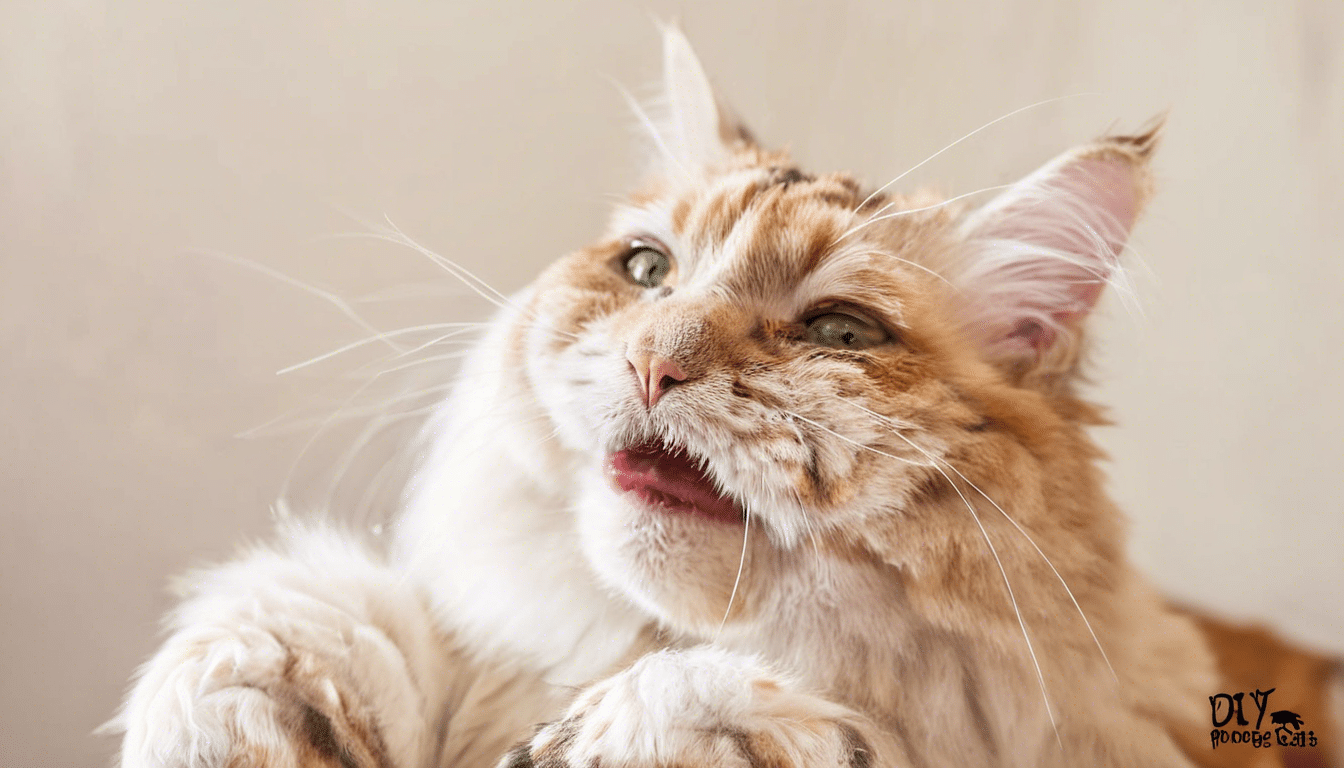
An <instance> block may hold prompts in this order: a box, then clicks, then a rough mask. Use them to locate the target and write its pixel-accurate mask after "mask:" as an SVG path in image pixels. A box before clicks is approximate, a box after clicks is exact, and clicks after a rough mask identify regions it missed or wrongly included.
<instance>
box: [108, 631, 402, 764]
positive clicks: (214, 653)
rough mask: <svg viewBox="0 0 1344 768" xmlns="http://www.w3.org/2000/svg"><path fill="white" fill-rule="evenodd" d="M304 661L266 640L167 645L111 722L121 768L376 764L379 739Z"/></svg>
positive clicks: (335, 684) (242, 634)
mask: <svg viewBox="0 0 1344 768" xmlns="http://www.w3.org/2000/svg"><path fill="white" fill-rule="evenodd" d="M323 666H335V665H327V664H324V663H323V660H322V659H321V658H319V657H316V656H314V655H312V654H310V653H307V652H304V651H298V650H296V649H293V648H289V647H285V646H283V645H281V644H280V643H279V642H278V641H277V639H276V638H275V637H273V636H271V635H269V634H267V633H265V632H260V631H248V630H247V629H242V630H240V631H238V632H236V633H234V634H231V635H227V636H218V637H209V638H205V637H192V636H191V634H190V633H186V634H185V635H179V636H177V637H174V638H173V639H172V640H170V641H169V643H168V644H167V645H166V646H165V647H164V648H163V649H162V650H161V651H160V653H159V654H158V655H157V656H156V657H155V658H154V659H153V660H152V661H151V662H150V663H149V665H148V667H147V669H146V670H145V672H144V674H143V675H142V677H141V679H140V680H139V682H138V684H137V685H136V688H135V690H134V691H133V692H132V694H131V697H130V699H129V700H128V702H127V707H126V710H125V711H124V712H123V713H122V715H121V716H120V717H119V718H118V721H117V722H114V724H109V725H119V726H120V727H121V728H124V729H125V731H126V735H125V738H124V740H123V743H122V757H121V765H122V766H123V768H139V767H140V766H162V767H169V766H172V767H174V768H175V767H176V766H182V768H187V766H191V768H196V767H197V766H202V767H213V766H219V767H220V768H223V767H224V766H243V765H248V766H252V765H255V766H263V765H264V766H268V768H317V767H318V766H323V767H325V766H331V767H332V768H345V767H348V766H352V765H355V766H370V767H372V766H375V765H384V764H386V763H385V760H386V757H385V755H383V754H382V751H383V750H382V744H381V741H380V739H379V733H378V731H377V730H376V729H375V727H373V723H372V721H371V720H370V718H369V717H368V713H367V712H365V711H360V710H361V709H362V708H360V707H358V705H357V704H356V702H357V699H356V697H354V696H351V695H350V694H351V692H350V691H349V689H348V687H347V686H346V685H344V684H343V683H344V682H345V681H343V680H340V679H339V677H340V676H339V675H333V674H331V673H330V672H329V671H327V670H326V669H323V668H321V667H323Z"/></svg>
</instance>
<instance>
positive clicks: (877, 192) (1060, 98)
mask: <svg viewBox="0 0 1344 768" xmlns="http://www.w3.org/2000/svg"><path fill="white" fill-rule="evenodd" d="M1092 95H1095V94H1093V93H1070V94H1066V95H1064V96H1056V97H1054V98H1053V99H1045V100H1044V101H1038V102H1036V103H1035V104H1028V105H1027V106H1025V107H1019V108H1018V109H1015V110H1013V111H1012V112H1009V113H1008V114H1006V115H1003V116H1001V117H996V118H994V119H993V120H990V121H989V122H988V123H985V124H984V125H982V126H980V127H979V128H976V129H975V130H974V131H971V132H970V133H968V134H966V135H965V136H962V137H961V138H959V139H957V140H956V141H954V142H952V143H951V144H948V145H947V146H946V147H943V148H942V149H940V150H938V151H937V152H934V153H933V154H932V155H929V156H928V157H926V158H924V159H923V160H920V161H919V162H918V163H915V164H914V165H913V166H911V167H910V169H909V170H907V171H906V172H905V173H902V174H901V175H900V176H897V177H896V178H894V179H892V180H891V181H888V182H887V183H886V184H883V185H882V186H880V187H878V188H877V189H875V190H873V191H872V193H871V194H869V195H868V197H866V198H864V199H863V202H862V203H859V205H858V207H857V208H855V209H854V210H855V211H861V210H863V206H865V205H867V204H868V201H870V200H872V199H873V198H874V197H876V196H878V195H880V194H882V192H883V191H885V190H886V189H887V188H888V187H890V186H891V185H892V184H895V183H896V182H898V181H900V180H901V179H904V178H905V177H906V176H909V175H910V174H912V173H914V172H915V171H917V170H919V169H920V168H921V167H923V166H924V165H925V164H926V163H928V162H930V161H931V160H933V159H934V158H936V157H938V156H939V155H941V154H943V153H944V152H946V151H947V150H949V149H951V148H953V147H955V146H957V145H958V144H960V143H961V142H963V141H965V140H967V139H969V138H971V137H972V136H974V135H976V134H977V133H979V132H981V131H983V130H985V129H986V128H989V127H990V126H992V125H996V124H998V123H1001V122H1003V121H1004V120H1007V119H1008V118H1010V117H1012V116H1013V115H1017V114H1021V113H1022V112H1026V111H1027V110H1029V109H1035V108H1037V107H1043V106H1045V105H1046V104H1051V103H1054V102H1056V101H1063V100H1064V99H1074V98H1078V97H1079V96H1092Z"/></svg>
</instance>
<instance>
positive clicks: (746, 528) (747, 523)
mask: <svg viewBox="0 0 1344 768" xmlns="http://www.w3.org/2000/svg"><path fill="white" fill-rule="evenodd" d="M742 506H743V509H745V510H746V515H745V519H744V520H743V525H742V556H741V557H740V558H738V561H737V578H735V579H733V591H732V592H730V593H729V594H728V607H727V608H725V609H724V610H723V620H722V621H720V622H719V628H718V630H717V631H716V632H715V633H714V640H715V642H718V639H719V635H721V634H723V627H724V625H725V624H727V623H728V614H730V613H732V612H733V600H734V599H735V598H736V597H737V587H738V585H739V584H741V583H742V569H743V568H745V567H746V564H747V536H748V534H749V532H750V531H751V508H750V507H748V506H747V505H746V504H745V503H744V504H743V505H742Z"/></svg>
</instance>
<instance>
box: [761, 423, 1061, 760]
mask: <svg viewBox="0 0 1344 768" xmlns="http://www.w3.org/2000/svg"><path fill="white" fill-rule="evenodd" d="M860 407H862V406H860ZM865 410H867V409H865ZM784 413H786V414H788V415H790V416H793V417H795V418H799V419H802V420H803V421H805V422H807V423H809V424H812V425H813V426H816V427H818V428H820V429H823V430H825V431H827V432H830V433H831V434H832V435H835V436H836V437H839V438H840V439H841V440H844V441H846V442H848V443H851V444H853V445H856V446H858V447H860V448H862V449H864V450H868V451H872V452H873V453H876V454H879V455H882V456H887V457H889V458H893V459H896V460H898V461H904V462H906V463H909V464H914V465H916V466H920V467H926V468H931V469H933V470H935V471H936V472H938V473H939V474H941V475H942V476H943V478H944V479H946V480H947V482H948V484H949V485H951V486H952V490H953V491H955V492H956V494H957V496H958V497H959V498H960V499H961V501H962V503H963V504H964V505H966V511H967V512H970V513H971V518H972V519H973V520H974V521H975V524H976V527H978V528H979V529H980V535H981V536H982V537H984V539H985V544H986V545H988V546H989V552H990V554H991V555H993V556H994V562H995V564H997V565H998V568H999V574H1000V575H1001V576H1002V577H1003V586H1004V588H1005V589H1006V590H1007V591H1008V600H1009V602H1010V603H1012V606H1013V613H1014V614H1015V615H1016V616H1017V623H1018V626H1019V627H1020V628H1021V629H1022V639H1023V640H1025V641H1026V644H1027V653H1028V654H1029V655H1030V656H1031V663H1032V665H1033V666H1034V667H1035V668H1036V680H1037V682H1038V683H1039V685H1040V688H1041V698H1042V700H1043V701H1044V703H1045V713H1046V715H1047V716H1048V717H1049V718H1050V726H1051V728H1053V729H1054V732H1055V741H1056V742H1058V743H1059V748H1060V750H1061V751H1062V750H1063V749H1064V740H1063V738H1062V737H1061V736H1060V735H1059V724H1058V723H1057V722H1056V721H1055V713H1054V709H1053V708H1052V707H1051V706H1050V695H1049V693H1048V691H1047V690H1046V685H1045V674H1044V672H1042V670H1041V662H1040V660H1039V659H1038V658H1037V657H1036V648H1035V646H1034V645H1033V644H1032V642H1031V633H1030V632H1028V631H1027V622H1026V620H1025V619H1024V618H1023V617H1022V609H1021V608H1020V607H1019V606H1018V603H1017V595H1015V594H1014V593H1013V585H1012V583H1011V581H1010V580H1009V578H1008V569H1007V568H1006V567H1005V566H1004V564H1003V560H1002V559H1001V558H1000V557H999V551H998V549H997V548H996V547H995V546H994V542H993V540H991V539H990V538H989V531H988V530H987V529H986V528H985V525H984V523H983V522H981V520H980V515H979V514H977V513H976V511H975V507H974V506H972V504H971V502H970V500H969V499H967V498H966V494H964V493H962V492H961V488H960V487H959V486H958V485H957V483H956V481H954V480H953V479H952V476H951V475H949V474H947V472H945V471H944V470H943V468H942V467H940V466H939V465H938V464H937V461H938V459H937V458H936V457H934V456H933V455H932V454H930V453H929V452H928V451H925V450H924V449H923V448H920V447H919V446H918V445H915V444H914V443H913V442H910V441H909V440H906V442H907V443H909V444H910V447H912V448H914V449H915V450H917V451H919V452H920V453H921V454H923V455H924V457H925V458H927V459H928V460H929V461H930V462H931V463H929V464H922V463H919V462H914V461H910V460H909V459H904V458H901V457H900V456H894V455H892V454H890V453H887V452H885V451H881V450H878V449H876V448H873V447H872V446H867V445H864V444H862V443H860V442H858V441H856V440H852V439H850V438H848V437H845V436H844V435H841V434H839V433H838V432H835V431H834V430H831V429H828V428H826V427H823V426H821V425H820V424H817V423H816V422H814V421H810V420H808V419H806V418H804V417H802V416H798V415H797V414H794V413H791V412H789V411H785V412H784ZM896 434H897V436H898V437H901V438H904V437H905V436H904V435H900V434H899V433H896Z"/></svg>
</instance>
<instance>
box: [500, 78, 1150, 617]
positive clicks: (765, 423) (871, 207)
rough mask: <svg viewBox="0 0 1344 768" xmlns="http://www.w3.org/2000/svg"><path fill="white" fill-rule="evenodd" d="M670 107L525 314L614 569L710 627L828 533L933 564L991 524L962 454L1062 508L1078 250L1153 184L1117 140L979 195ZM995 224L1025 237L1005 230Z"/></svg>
mask: <svg viewBox="0 0 1344 768" xmlns="http://www.w3.org/2000/svg"><path fill="white" fill-rule="evenodd" d="M691 63H692V64H693V60H692V62H691ZM693 70H694V71H692V72H691V73H690V75H689V76H687V77H689V79H690V80H691V81H693V82H691V83H690V84H689V85H687V84H684V83H683V86H682V87H681V88H680V91H682V92H683V93H684V92H685V91H688V90H692V91H693V90H694V89H695V88H697V87H700V88H703V78H702V76H699V73H698V65H697V66H694V67H693ZM669 77H670V78H671V77H675V75H674V74H670V75H669ZM697 79H698V80H699V83H696V82H694V81H696V80H697ZM692 101H695V100H694V99H693V100H692ZM699 103H700V104H701V106H703V105H704V104H705V103H706V102H705V100H704V99H700V100H699ZM708 104H709V105H710V108H711V109H713V101H712V97H711V98H710V99H709V101H708ZM665 130H666V131H667V132H669V133H672V134H676V135H678V136H680V137H681V138H680V140H679V147H680V150H681V151H680V152H679V153H674V154H673V155H672V156H670V157H669V158H667V163H666V164H665V165H664V167H662V168H661V169H660V170H659V171H657V172H656V173H655V174H654V181H653V182H652V183H650V184H649V185H648V186H647V187H645V188H644V189H642V190H641V191H640V192H638V193H637V194H636V195H634V196H632V198H631V199H630V200H629V202H628V203H627V204H626V205H623V206H622V207H620V209H619V210H618V211H617V213H616V215H615V217H614V219H613V221H612V224H611V226H610V228H609V230H608V232H607V233H606V235H605V236H604V237H603V238H602V239H601V240H600V241H598V242H597V243H595V244H594V245H592V246H591V247H589V248H587V249H584V250H582V251H579V252H578V253H575V254H572V255H570V256H568V257H566V258H564V259H562V260H561V261H559V262H557V263H556V264H554V265H553V266H552V267H551V268H550V269H549V270H547V271H546V272H545V273H544V274H543V275H542V276H541V277H540V278H539V279H538V281H537V282H536V284H535V286H534V292H533V293H532V296H531V301H530V303H529V305H528V306H527V307H526V317H525V319H524V320H523V321H521V322H520V326H519V327H518V329H517V332H516V335H515V339H516V344H517V353H518V354H519V355H520V357H521V359H522V361H523V362H524V369H525V371H526V380H527V386H528V388H529V389H530V390H531V394H532V395H533V396H534V397H535V399H536V400H537V402H539V403H541V405H542V406H543V408H544V410H545V411H546V413H547V415H548V416H549V419H550V421H551V422H552V423H553V425H554V427H555V431H556V435H557V438H558V440H559V441H560V443H561V444H562V445H563V446H564V447H565V448H566V449H567V450H569V451H572V452H575V453H576V454H577V455H578V456H580V457H581V460H580V462H579V463H580V466H581V467H582V468H581V470H580V476H579V477H577V478H575V487H576V488H577V489H578V490H577V498H576V499H574V502H575V509H576V520H577V526H578V529H579V532H580V536H581V540H582V542H583V545H584V551H585V553H586V554H587V555H588V557H589V559H590V561H591V563H592V565H593V566H594V567H595V569H596V570H597V571H598V572H599V573H600V574H601V575H602V576H603V577H604V578H605V580H606V581H607V582H608V583H610V584H611V585H613V586H615V587H617V588H619V589H621V590H623V591H624V592H625V593H626V594H627V595H628V596H629V597H631V598H632V599H634V600H635V601H636V602H638V603H640V604H642V605H643V606H645V607H646V608H647V609H649V610H650V611H652V612H653V613H655V614H656V615H659V616H661V617H663V618H664V619H665V620H668V621H670V622H672V623H674V624H676V625H679V626H682V627H685V628H688V629H691V630H701V631H703V630H705V629H707V628H710V627H713V626H716V625H717V624H718V623H719V621H720V620H721V619H722V618H723V616H724V612H725V609H726V608H727V607H728V605H729V603H730V597H731V599H732V604H733V610H734V613H733V618H734V619H735V620H749V619H750V618H751V616H752V615H753V612H755V611H760V610H769V609H770V607H771V606H777V605H778V604H779V603H780V602H781V601H782V600H785V599H789V598H790V597H792V598H793V599H796V598H797V597H798V596H797V595H796V594H795V595H792V596H789V595H782V594H781V591H788V590H796V589H797V585H798V584H799V583H807V579H806V578H800V579H792V578H789V575H790V574H789V573H788V572H789V571H790V569H793V570H806V569H808V568H814V567H815V566H816V564H817V563H818V562H819V561H821V560H824V559H825V558H836V557H843V558H845V559H847V560H848V561H855V560H857V561H865V560H867V561H871V568H873V569H883V568H886V569H890V568H892V567H896V568H902V567H905V568H909V569H912V570H916V571H917V570H919V569H920V567H921V564H927V563H928V562H929V561H930V559H931V558H936V557H938V556H939V555H938V553H944V554H945V555H947V557H953V556H955V555H956V550H957V548H959V547H965V546H976V545H977V542H976V541H975V538H976V536H977V532H976V530H975V528H976V526H972V524H971V523H972V522H973V521H974V515H972V516H971V518H969V519H968V518H967V517H966V516H965V515H964V513H962V514H960V515H958V514H956V513H952V514H951V515H949V512H948V507H949V503H948V502H949V499H951V498H953V497H952V496H951V493H950V491H952V490H956V489H955V488H954V487H951V486H955V485H956V483H955V482H954V481H953V480H952V478H953V477H954V475H953V473H956V474H962V473H965V474H964V477H963V479H967V478H970V479H967V483H969V482H971V479H975V480H978V481H979V482H981V483H987V482H991V481H992V480H994V479H995V478H1000V477H1002V476H1003V475H1004V474H1005V473H1007V474H1009V475H1011V476H1013V477H1015V480H1016V481H1017V483H1016V484H1017V487H1016V488H1014V489H1013V491H1012V493H1013V494H1014V495H1013V499H1014V500H1017V499H1018V497H1022V498H1026V499H1028V500H1031V499H1035V500H1036V503H1035V504H1026V505H1021V504H1019V505H1018V508H1020V509H1021V512H1020V514H1022V515H1024V516H1027V517H1031V516H1033V515H1042V514H1046V513H1047V512H1048V510H1046V509H1044V508H1043V506H1042V504H1041V503H1040V500H1039V497H1040V495H1041V485H1042V478H1043V477H1044V473H1045V472H1046V471H1048V468H1047V467H1045V466H1044V463H1046V460H1047V459H1049V457H1050V456H1051V455H1052V454H1053V453H1058V452H1060V451H1067V450H1069V449H1070V448H1069V447H1067V446H1065V445H1062V444H1057V445H1052V444H1050V440H1051V438H1050V434H1051V433H1052V432H1059V431H1060V430H1062V429H1064V428H1065V427H1067V426H1069V425H1070V424H1071V423H1072V424H1073V425H1074V426H1076V425H1077V422H1078V421H1080V420H1085V419H1086V415H1080V414H1078V413H1067V412H1061V409H1062V406H1061V405H1060V403H1061V402H1064V401H1068V402H1072V401H1071V400H1070V399H1069V398H1064V399H1063V400H1061V399H1060V397H1059V393H1060V391H1061V389H1060V388H1061V387H1062V388H1064V389H1067V382H1066V381H1064V380H1063V379H1061V378H1060V376H1061V374H1066V373H1067V372H1069V371H1071V369H1072V365H1073V355H1074V353H1073V347H1072V345H1071V344H1067V343H1065V340H1066V339H1065V337H1066V335H1067V334H1068V332H1069V331H1071V330H1072V329H1073V327H1074V321H1075V320H1076V319H1077V318H1079V317H1080V316H1081V315H1082V314H1084V313H1085V312H1086V310H1087V309H1088V308H1090V305H1091V302H1092V301H1094V300H1095V298H1096V294H1097V292H1098V290H1099V287H1100V285H1101V284H1103V283H1104V280H1105V275H1104V274H1101V273H1100V272H1099V271H1098V268H1097V267H1095V266H1094V265H1092V264H1089V263H1083V264H1082V265H1081V267H1080V262H1083V260H1084V259H1088V258H1090V259H1092V260H1094V261H1095V262H1096V263H1097V264H1103V263H1106V262H1105V260H1106V259H1111V260H1113V259H1114V253H1113V251H1114V250H1116V249H1118V247H1119V246H1113V245H1112V243H1114V242H1116V241H1117V239H1118V240H1119V243H1120V244H1121V245H1122V244H1123V238H1122V237H1120V236H1119V234H1118V230H1119V229H1123V230H1125V231H1126V232H1127V230H1128V226H1129V224H1130V223H1132V219H1133V214H1134V212H1135V211H1136V210H1137V205H1138V200H1137V198H1138V195H1139V190H1140V189H1141V183H1140V182H1139V181H1138V180H1136V178H1135V177H1134V174H1132V173H1130V171H1129V168H1130V167H1132V166H1133V163H1132V162H1131V160H1130V159H1129V158H1127V157H1125V156H1124V149H1123V147H1124V145H1123V144H1116V145H1115V146H1114V147H1111V148H1110V149H1104V150H1103V149H1098V150H1095V151H1093V152H1090V153H1075V154H1076V157H1073V158H1072V159H1071V160H1068V157H1067V156H1066V160H1068V161H1067V162H1065V161H1057V162H1056V164H1055V166H1057V167H1055V168H1054V169H1053V170H1050V173H1048V174H1046V176H1045V177H1044V178H1045V181H1042V180H1040V179H1036V180H1030V179H1029V182H1030V184H1028V182H1024V185H1027V186H1025V187H1024V188H1023V189H1022V190H1018V194H1017V195H1015V196H1009V197H1006V198H1003V199H1001V200H1000V201H998V202H997V203H996V204H992V205H991V206H990V207H988V208H987V209H985V210H982V211H981V212H980V213H979V214H976V215H978V216H980V220H979V221H977V220H975V218H974V216H972V217H971V218H969V219H968V218H967V217H963V216H960V215H958V214H957V213H956V212H955V211H954V209H952V208H951V207H948V206H944V205H941V204H939V203H937V202H935V201H934V200H933V199H926V198H918V199H902V198H899V197H888V196H885V195H872V196H870V195H869V194H868V193H867V191H866V190H863V189H861V188H860V186H859V184H857V183H856V182H855V181H854V180H852V179H851V178H850V177H848V176H845V175H840V174H833V175H829V176H821V177H815V176H811V175H808V174H805V173H803V172H801V171H800V170H799V169H797V168H796V167H794V166H793V165H792V163H791V162H790V161H789V160H788V158H787V157H785V156H783V155H780V154H775V153H769V152H766V151H764V150H761V149H760V148H758V147H757V146H756V145H754V144H753V143H751V142H750V141H748V140H746V139H745V138H743V134H742V133H741V132H738V131H734V130H730V129H726V128H725V127H724V126H723V125H722V124H721V121H720V120H719V118H718V116H717V113H715V114H711V115H704V114H695V113H694V111H693V110H692V114H690V115H686V114H682V115H680V117H679V120H678V121H677V122H674V123H673V124H672V125H671V126H669V127H667V128H666V129H665ZM697 131H699V132H700V133H701V134H702V136H701V138H700V139H698V140H697V139H696V138H695V134H696V132H697ZM697 142H698V144H699V148H698V149H692V150H687V146H688V145H696V144H697ZM1144 151H1146V149H1145V150H1144ZM1108 152H1109V153H1111V154H1107V153H1108ZM1047 169H1050V167H1049V166H1048V167H1047ZM1039 175H1040V174H1038V176H1039ZM1101 182H1110V183H1109V184H1108V185H1102V186H1100V187H1099V186H1098V185H1099V183H1101ZM1117 186H1118V187H1119V188H1120V190H1121V191H1120V192H1119V193H1113V188H1114V187H1117ZM1080 188H1081V192H1080V191H1079V190H1080ZM1094 188H1097V189H1102V192H1103V193H1096V194H1093V195H1092V197H1096V198H1097V200H1096V201H1095V205H1094V207H1095V208H1096V209H1097V211H1098V212H1099V213H1098V214H1097V215H1095V216H1092V215H1089V214H1088V212H1087V211H1086V210H1080V208H1079V206H1080V205H1087V204H1090V203H1089V200H1090V198H1089V197H1088V196H1087V193H1088V192H1089V190H1093V191H1095V190H1094ZM1061 190H1062V191H1061ZM1116 194H1119V196H1120V197H1121V198H1123V199H1120V201H1119V202H1116V197H1115V195H1116ZM1049 195H1057V196H1059V197H1061V199H1063V200H1064V203H1065V204H1062V205H1060V206H1057V207H1058V208H1060V209H1061V210H1060V212H1059V213H1057V214H1056V213H1054V212H1053V211H1052V210H1051V209H1050V207H1049V206H1050V198H1049ZM1042 200H1045V202H1044V203H1042V202H1041V201H1042ZM1080 201H1081V202H1080ZM1042 206H1045V208H1044V209H1043V208H1042ZM884 217H885V218H884ZM1052 217H1053V218H1052ZM1042 229H1045V230H1048V234H1047V236H1045V237H1042V236H1041V232H1040V230H1042ZM1061 232H1062V233H1063V234H1062V235H1061ZM1079 232H1081V234H1079ZM1003 242H1008V243H1010V245H1011V247H1010V248H1008V250H1009V251H1013V250H1014V249H1015V250H1016V252H1017V254H1018V257H1020V260H1017V261H1014V260H1013V254H1012V253H1008V254H1007V255H1005V254H1004V253H1003V252H1002V251H1001V250H996V249H995V248H994V247H993V246H992V245H991V246H986V244H987V243H990V244H992V243H1003ZM1096 243H1100V246H1099V248H1098V249H1094V250H1105V251H1106V253H1105V254H1100V253H1098V254H1091V255H1089V254H1086V253H1082V254H1079V253H1068V252H1066V249H1067V248H1068V247H1074V249H1075V250H1080V249H1085V248H1088V247H1092V245H1094V244H1096ZM1033 249H1034V250H1033ZM1061 252H1064V254H1063V255H1061ZM1042 253H1044V254H1045V255H1044V256H1042ZM1061 264H1062V265H1063V268H1061V266H1060V265H1061ZM1005 286H1007V287H1006V288H1005ZM1069 407H1072V406H1069ZM1063 410H1064V411H1067V410H1068V408H1067V407H1064V408H1063ZM1043 457H1044V458H1043ZM1082 460H1083V461H1084V462H1085V461H1086V458H1084V459H1082ZM1037 522H1038V525H1040V524H1043V523H1041V522H1040V521H1037ZM1075 522H1076V521H1075ZM800 553H801V554H800ZM948 553H950V554H948ZM945 560H946V557H944V561H945ZM943 564H944V565H946V562H944V563H943ZM811 576H813V577H814V576H815V574H811Z"/></svg>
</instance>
